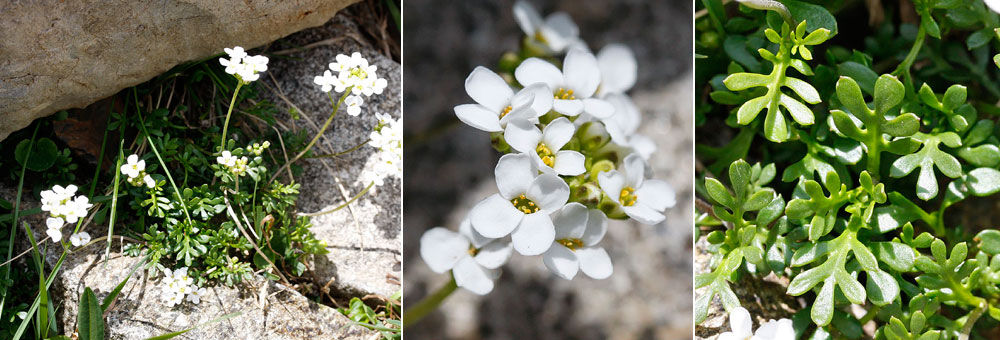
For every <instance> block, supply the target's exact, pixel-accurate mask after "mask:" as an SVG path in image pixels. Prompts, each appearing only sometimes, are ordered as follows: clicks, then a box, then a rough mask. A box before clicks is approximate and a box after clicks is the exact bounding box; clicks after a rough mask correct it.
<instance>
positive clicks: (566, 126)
mask: <svg viewBox="0 0 1000 340" xmlns="http://www.w3.org/2000/svg"><path fill="white" fill-rule="evenodd" d="M574 132H576V126H575V125H573V123H572V122H570V121H569V119H567V118H566V117H559V118H556V119H555V120H553V121H551V122H549V124H548V125H546V126H545V130H544V131H542V142H545V145H546V146H548V147H549V149H551V150H552V151H556V150H562V148H563V146H565V145H566V143H567V142H569V140H570V139H571V138H573V133H574Z"/></svg>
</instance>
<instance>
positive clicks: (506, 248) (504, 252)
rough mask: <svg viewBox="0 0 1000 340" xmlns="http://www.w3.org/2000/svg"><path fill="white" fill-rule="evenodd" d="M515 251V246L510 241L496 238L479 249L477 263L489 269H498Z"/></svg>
mask: <svg viewBox="0 0 1000 340" xmlns="http://www.w3.org/2000/svg"><path fill="white" fill-rule="evenodd" d="M513 252H514V247H513V246H512V245H511V244H510V242H507V241H502V240H496V241H493V242H490V243H488V244H486V245H485V246H483V247H482V248H480V249H479V253H478V254H476V263H479V265H481V266H483V267H486V268H489V269H497V268H500V266H502V265H503V264H504V263H507V260H509V259H510V255H511V254H512V253H513Z"/></svg>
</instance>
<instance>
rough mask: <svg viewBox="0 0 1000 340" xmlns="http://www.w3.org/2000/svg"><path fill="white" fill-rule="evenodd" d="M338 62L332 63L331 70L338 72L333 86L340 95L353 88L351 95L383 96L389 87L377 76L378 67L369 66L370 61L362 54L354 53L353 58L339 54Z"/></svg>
mask: <svg viewBox="0 0 1000 340" xmlns="http://www.w3.org/2000/svg"><path fill="white" fill-rule="evenodd" d="M336 60H337V61H336V62H333V63H330V69H331V70H333V71H334V72H337V81H336V82H333V83H331V85H333V90H334V91H337V92H338V93H339V92H344V91H345V90H346V89H347V88H348V87H352V88H351V93H353V94H354V95H360V94H364V95H366V96H371V95H372V94H381V93H382V91H383V90H384V89H385V87H386V86H387V85H388V82H387V81H386V80H385V79H381V78H379V77H378V75H377V74H376V71H378V66H376V65H369V64H368V59H365V58H364V57H362V56H361V53H358V52H354V53H352V54H351V56H347V55H343V54H338V55H337V57H336ZM324 76H325V74H324ZM324 88H325V86H324Z"/></svg>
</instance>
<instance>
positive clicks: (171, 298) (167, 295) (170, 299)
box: [160, 290, 184, 307]
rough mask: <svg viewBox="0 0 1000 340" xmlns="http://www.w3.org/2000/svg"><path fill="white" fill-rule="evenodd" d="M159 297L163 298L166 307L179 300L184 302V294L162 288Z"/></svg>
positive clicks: (175, 303)
mask: <svg viewBox="0 0 1000 340" xmlns="http://www.w3.org/2000/svg"><path fill="white" fill-rule="evenodd" d="M160 297H161V298H162V299H163V303H165V304H166V305H167V307H173V306H176V305H177V304H179V303H181V302H184V295H181V294H177V293H175V292H173V291H170V290H164V291H163V292H162V293H161V295H160Z"/></svg>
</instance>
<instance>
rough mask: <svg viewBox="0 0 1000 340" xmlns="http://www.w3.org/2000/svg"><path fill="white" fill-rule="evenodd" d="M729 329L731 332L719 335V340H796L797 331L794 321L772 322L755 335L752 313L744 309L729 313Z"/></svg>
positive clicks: (762, 326) (738, 308) (740, 308)
mask: <svg viewBox="0 0 1000 340" xmlns="http://www.w3.org/2000/svg"><path fill="white" fill-rule="evenodd" d="M729 329H731V331H729V332H725V333H722V334H720V335H719V338H718V339H719V340H795V329H793V328H792V320H790V319H781V320H771V321H768V322H766V323H764V324H763V325H761V326H760V328H758V329H757V333H756V334H754V333H753V320H752V319H751V318H750V312H748V311H747V310H746V308H743V307H736V309H734V310H733V311H732V313H729Z"/></svg>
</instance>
